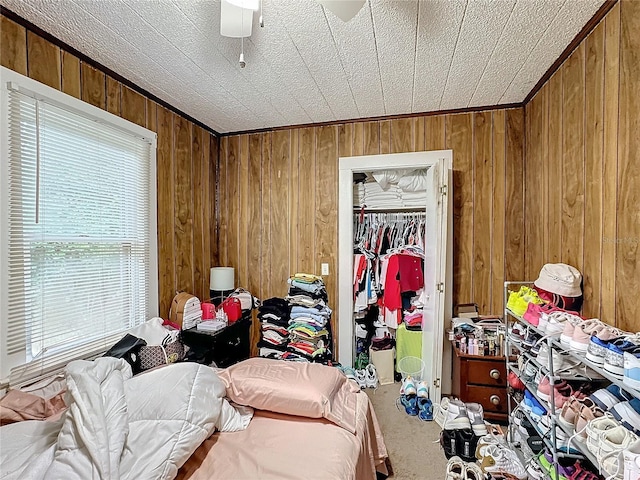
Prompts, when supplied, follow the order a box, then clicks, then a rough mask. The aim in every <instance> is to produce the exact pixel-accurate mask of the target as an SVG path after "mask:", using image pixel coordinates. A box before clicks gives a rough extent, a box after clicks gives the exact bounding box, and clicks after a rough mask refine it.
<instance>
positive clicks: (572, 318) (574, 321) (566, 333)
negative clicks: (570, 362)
mask: <svg viewBox="0 0 640 480" xmlns="http://www.w3.org/2000/svg"><path fill="white" fill-rule="evenodd" d="M583 322H584V319H583V318H582V317H581V316H580V315H578V314H577V313H574V312H567V321H566V322H565V323H564V329H563V330H562V334H561V335H560V343H561V344H562V345H564V346H565V347H567V348H569V347H570V346H571V339H572V338H573V334H574V333H575V331H576V328H577V327H578V326H579V325H582V323H583Z"/></svg>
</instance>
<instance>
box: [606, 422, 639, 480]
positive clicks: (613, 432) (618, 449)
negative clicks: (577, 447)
mask: <svg viewBox="0 0 640 480" xmlns="http://www.w3.org/2000/svg"><path fill="white" fill-rule="evenodd" d="M637 441H638V437H637V436H636V435H634V434H633V433H631V432H630V431H629V430H627V429H626V428H624V427H623V426H622V425H619V426H617V427H615V428H612V429H610V430H607V431H606V432H603V433H602V435H601V436H600V444H599V448H598V451H597V452H596V458H597V459H598V464H599V465H600V469H601V470H603V471H604V472H605V473H606V474H607V475H608V478H612V479H616V480H623V475H624V473H625V472H624V466H623V461H622V459H623V454H624V452H625V451H626V450H627V449H628V448H629V447H630V446H631V445H632V444H634V443H635V442H637ZM636 478H638V477H636Z"/></svg>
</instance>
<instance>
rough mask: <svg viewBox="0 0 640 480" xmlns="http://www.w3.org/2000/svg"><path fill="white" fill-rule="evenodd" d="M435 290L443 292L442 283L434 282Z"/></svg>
mask: <svg viewBox="0 0 640 480" xmlns="http://www.w3.org/2000/svg"><path fill="white" fill-rule="evenodd" d="M436 290H437V291H439V292H440V293H444V283H442V282H439V283H438V284H436Z"/></svg>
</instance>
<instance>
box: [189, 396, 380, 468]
mask: <svg viewBox="0 0 640 480" xmlns="http://www.w3.org/2000/svg"><path fill="white" fill-rule="evenodd" d="M357 397H358V403H357V411H358V415H357V425H356V434H355V435H354V434H352V433H351V432H349V431H347V430H345V429H344V428H342V427H339V426H337V425H335V424H334V423H332V422H330V421H328V420H325V419H315V418H304V417H299V416H293V415H285V414H280V413H274V412H269V411H264V410H256V411H255V413H254V416H253V419H252V420H251V422H250V424H249V427H248V428H247V429H246V430H243V431H240V432H233V433H222V432H216V433H215V434H213V435H212V436H211V437H209V438H208V439H207V440H205V441H204V443H203V444H202V445H200V447H199V448H198V449H197V450H196V451H195V453H194V454H193V455H192V456H191V457H190V458H189V460H187V463H185V464H184V466H183V467H182V468H181V469H180V471H179V472H178V477H177V478H178V479H181V480H187V479H188V480H204V479H221V480H222V479H224V480H229V479H234V480H244V479H247V480H249V479H251V480H253V479H265V480H266V479H273V480H276V479H278V480H288V479H291V480H294V479H295V480H299V479H300V478H305V479H318V480H325V479H326V480H333V479H340V480H351V479H353V480H364V479H375V478H376V471H377V472H379V473H380V474H383V475H384V476H386V475H387V470H386V465H385V460H386V458H387V452H386V448H385V445H384V441H383V439H382V435H381V433H380V429H379V427H378V422H377V420H376V417H375V413H374V411H373V409H372V408H371V405H370V402H369V398H368V397H367V395H366V394H365V393H360V394H358V395H357Z"/></svg>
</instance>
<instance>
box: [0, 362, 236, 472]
mask: <svg viewBox="0 0 640 480" xmlns="http://www.w3.org/2000/svg"><path fill="white" fill-rule="evenodd" d="M66 376H67V386H68V389H69V393H70V395H71V403H70V407H69V409H68V410H67V412H66V413H65V414H64V415H63V417H62V418H61V419H60V420H59V421H57V422H42V421H25V422H19V423H15V424H11V425H7V426H4V427H2V428H0V449H1V452H2V458H1V467H0V472H1V475H0V478H3V479H5V478H6V479H14V478H15V479H18V478H20V479H23V478H26V479H49V478H51V479H65V480H72V479H82V480H87V479H122V480H126V479H136V480H139V479H169V478H174V477H175V475H176V473H177V471H178V469H179V468H180V467H181V466H182V464H183V463H184V462H185V461H186V460H187V459H188V458H189V456H190V455H191V454H192V453H193V452H194V451H195V450H196V448H197V447H198V446H199V445H200V444H201V443H202V442H203V441H204V440H205V439H206V438H207V437H209V436H210V435H211V434H212V433H213V431H214V429H215V427H216V425H218V426H220V425H221V424H222V425H224V424H225V423H227V424H228V423H229V419H228V418H226V419H225V418H223V417H224V416H225V412H229V409H230V406H229V404H228V403H227V401H226V400H225V399H224V394H225V387H224V385H223V383H222V382H221V381H220V380H219V378H218V376H217V375H216V374H215V373H214V371H213V370H212V369H211V368H209V367H205V366H202V365H198V364H193V363H182V364H176V365H171V366H169V367H166V368H161V369H158V370H154V371H151V372H148V373H145V374H143V375H139V376H136V377H133V378H132V377H131V368H130V367H129V365H128V364H127V363H126V362H125V361H124V360H118V359H114V358H99V359H97V360H95V361H93V362H88V361H82V360H79V361H75V362H72V363H70V364H69V365H68V367H67V370H66ZM221 412H222V414H221ZM235 413H237V412H235V411H232V412H231V414H235ZM247 422H248V420H247ZM245 426H246V424H245Z"/></svg>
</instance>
